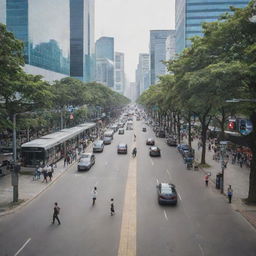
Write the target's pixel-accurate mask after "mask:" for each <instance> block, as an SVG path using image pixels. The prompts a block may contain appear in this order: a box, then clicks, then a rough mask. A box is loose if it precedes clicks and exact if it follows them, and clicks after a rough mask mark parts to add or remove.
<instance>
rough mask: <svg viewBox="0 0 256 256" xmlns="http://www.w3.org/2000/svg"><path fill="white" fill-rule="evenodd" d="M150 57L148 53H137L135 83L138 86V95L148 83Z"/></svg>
mask: <svg viewBox="0 0 256 256" xmlns="http://www.w3.org/2000/svg"><path fill="white" fill-rule="evenodd" d="M149 80H150V58H149V54H148V53H140V54H139V63H138V65H137V71H136V84H137V86H138V87H139V95H141V94H142V93H143V91H145V90H146V89H147V88H148V87H149V85H150V82H149Z"/></svg>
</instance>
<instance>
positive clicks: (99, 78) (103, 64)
mask: <svg viewBox="0 0 256 256" xmlns="http://www.w3.org/2000/svg"><path fill="white" fill-rule="evenodd" d="M96 82H97V83H101V84H104V85H106V86H108V87H110V88H111V89H114V62H113V61H111V60H109V59H107V58H97V59H96Z"/></svg>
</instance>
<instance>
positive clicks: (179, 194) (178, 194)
mask: <svg viewBox="0 0 256 256" xmlns="http://www.w3.org/2000/svg"><path fill="white" fill-rule="evenodd" d="M177 194H178V197H179V199H180V201H181V196H180V194H179V193H177Z"/></svg>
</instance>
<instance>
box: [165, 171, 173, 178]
mask: <svg viewBox="0 0 256 256" xmlns="http://www.w3.org/2000/svg"><path fill="white" fill-rule="evenodd" d="M166 172H167V174H168V176H169V179H170V180H172V175H171V173H170V172H169V170H168V169H167V170H166Z"/></svg>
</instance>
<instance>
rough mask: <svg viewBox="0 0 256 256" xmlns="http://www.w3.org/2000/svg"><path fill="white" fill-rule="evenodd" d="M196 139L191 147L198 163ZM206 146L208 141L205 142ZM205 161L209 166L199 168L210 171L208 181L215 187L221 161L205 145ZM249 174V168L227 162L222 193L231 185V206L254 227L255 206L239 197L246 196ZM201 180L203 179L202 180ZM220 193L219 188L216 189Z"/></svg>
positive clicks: (198, 152)
mask: <svg viewBox="0 0 256 256" xmlns="http://www.w3.org/2000/svg"><path fill="white" fill-rule="evenodd" d="M197 142H198V140H197V139H195V140H194V141H193V142H192V147H193V148H194V149H195V161H196V162H199V163H200V160H201V153H202V148H201V149H200V150H198V147H197ZM207 146H208V143H207ZM206 148H207V149H206V156H205V160H206V163H207V164H209V165H210V167H209V168H201V169H202V171H204V172H205V173H208V172H210V173H211V177H210V181H211V183H212V184H213V186H214V188H215V183H216V174H217V173H219V172H221V162H220V161H216V160H213V154H214V152H213V150H211V151H209V150H208V147H206ZM249 175H250V169H249V168H247V167H245V166H244V167H243V168H241V167H240V166H239V165H237V164H234V165H233V164H231V161H230V162H229V163H228V164H227V168H225V171H224V193H225V195H226V191H227V188H228V185H232V188H233V197H232V204H231V206H232V208H233V209H234V210H236V211H239V212H240V213H241V214H242V215H243V216H244V217H245V218H246V219H247V220H248V221H249V222H250V223H251V224H252V225H253V226H254V227H255V228H256V206H248V205H246V204H244V203H243V202H242V200H241V199H244V198H247V196H248V191H249ZM202 182H203V181H202ZM216 191H218V192H219V193H220V190H217V189H216Z"/></svg>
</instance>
